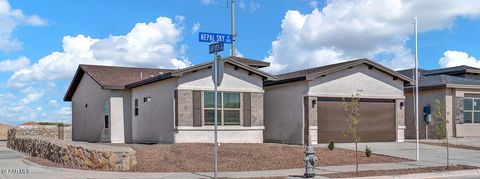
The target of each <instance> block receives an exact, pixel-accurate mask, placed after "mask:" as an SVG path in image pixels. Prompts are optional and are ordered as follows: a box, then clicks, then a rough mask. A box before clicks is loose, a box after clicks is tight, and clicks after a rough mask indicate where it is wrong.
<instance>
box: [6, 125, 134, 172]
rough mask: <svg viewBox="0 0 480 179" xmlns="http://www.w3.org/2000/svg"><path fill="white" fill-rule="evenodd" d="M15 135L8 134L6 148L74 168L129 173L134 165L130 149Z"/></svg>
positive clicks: (14, 132)
mask: <svg viewBox="0 0 480 179" xmlns="http://www.w3.org/2000/svg"><path fill="white" fill-rule="evenodd" d="M16 134H17V130H16V129H10V130H9V131H8V140H7V147H8V148H11V149H13V150H17V151H20V152H24V153H26V154H27V155H30V156H32V157H39V158H44V159H47V160H50V161H52V162H55V163H59V164H63V165H66V166H70V167H73V168H84V169H103V170H112V171H129V170H130V169H132V168H133V167H134V166H135V165H136V164H137V159H136V157H135V151H134V150H133V149H131V148H129V147H121V146H107V145H102V144H93V143H86V142H72V141H65V140H59V139H54V138H48V137H42V136H25V135H18V136H17V135H16Z"/></svg>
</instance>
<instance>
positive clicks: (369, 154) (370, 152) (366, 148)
mask: <svg viewBox="0 0 480 179" xmlns="http://www.w3.org/2000/svg"><path fill="white" fill-rule="evenodd" d="M365 155H367V157H370V156H372V150H371V149H370V147H369V146H368V145H367V147H365Z"/></svg>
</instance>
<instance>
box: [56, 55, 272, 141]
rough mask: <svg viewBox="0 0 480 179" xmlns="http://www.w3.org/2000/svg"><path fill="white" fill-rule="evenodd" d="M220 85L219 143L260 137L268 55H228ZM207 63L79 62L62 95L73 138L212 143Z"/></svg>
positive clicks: (208, 65) (211, 102) (210, 101)
mask: <svg viewBox="0 0 480 179" xmlns="http://www.w3.org/2000/svg"><path fill="white" fill-rule="evenodd" d="M224 64H225V70H224V72H225V74H224V77H223V83H222V84H221V86H219V88H218V89H219V91H220V98H219V101H218V102H219V105H218V107H219V112H218V114H219V116H220V118H219V142H227V143H262V142H263V130H264V129H265V127H264V125H263V122H264V117H263V112H264V111H263V108H264V107H263V104H264V102H263V99H264V90H263V82H264V81H265V80H273V79H274V78H275V77H274V76H272V75H269V74H267V73H265V72H262V71H260V70H259V68H262V67H267V66H269V65H270V64H269V63H266V62H261V61H256V60H251V59H246V58H239V57H227V58H225V59H224ZM211 66H212V63H211V62H208V63H204V64H199V65H195V66H192V67H188V68H184V69H179V70H174V69H151V68H131V67H112V66H96V65H80V66H79V67H78V70H77V72H76V74H75V76H74V78H73V80H72V82H71V84H70V87H69V88H68V91H67V93H66V94H65V97H64V101H71V102H72V139H73V140H76V141H88V142H98V141H104V142H112V143H125V142H127V143H131V142H148V143H150V142H152V143H210V142H213V124H214V123H213V116H214V112H213V107H214V105H213V103H214V100H213V99H214V96H213V82H212V80H211Z"/></svg>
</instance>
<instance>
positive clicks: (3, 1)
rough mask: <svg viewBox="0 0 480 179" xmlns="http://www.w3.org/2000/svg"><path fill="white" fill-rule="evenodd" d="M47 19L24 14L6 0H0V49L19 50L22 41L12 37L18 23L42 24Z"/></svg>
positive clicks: (7, 50)
mask: <svg viewBox="0 0 480 179" xmlns="http://www.w3.org/2000/svg"><path fill="white" fill-rule="evenodd" d="M47 23H48V22H47V20H45V19H43V18H41V17H39V16H37V15H31V16H28V15H25V14H23V12H22V10H20V9H12V8H11V7H10V4H9V3H8V1H7V0H0V25H1V28H0V50H1V51H4V52H10V51H15V50H19V49H21V47H22V43H21V42H20V41H19V40H18V39H16V38H13V37H12V33H13V30H14V29H15V27H17V26H18V25H20V24H26V25H33V26H42V25H46V24H47Z"/></svg>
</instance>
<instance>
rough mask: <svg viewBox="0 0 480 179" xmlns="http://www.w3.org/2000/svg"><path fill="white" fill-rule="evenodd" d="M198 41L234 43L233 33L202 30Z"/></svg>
mask: <svg viewBox="0 0 480 179" xmlns="http://www.w3.org/2000/svg"><path fill="white" fill-rule="evenodd" d="M198 41H200V42H222V43H226V44H231V43H232V35H230V34H219V33H208V32H200V33H198Z"/></svg>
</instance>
